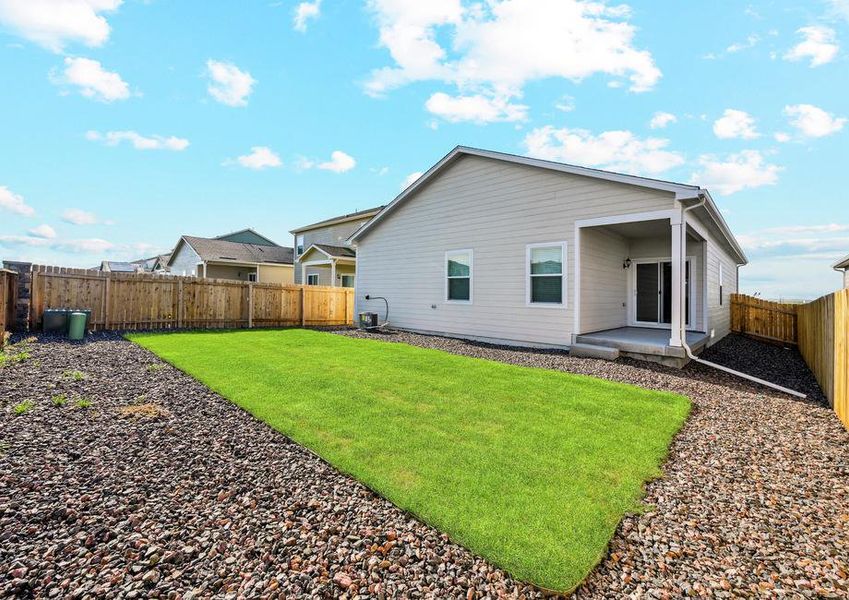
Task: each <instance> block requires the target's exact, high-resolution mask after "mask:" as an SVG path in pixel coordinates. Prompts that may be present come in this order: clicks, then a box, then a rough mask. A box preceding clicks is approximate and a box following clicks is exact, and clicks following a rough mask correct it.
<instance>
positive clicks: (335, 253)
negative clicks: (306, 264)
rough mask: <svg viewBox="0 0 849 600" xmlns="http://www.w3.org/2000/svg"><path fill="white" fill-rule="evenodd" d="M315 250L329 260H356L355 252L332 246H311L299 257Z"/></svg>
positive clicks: (350, 249)
mask: <svg viewBox="0 0 849 600" xmlns="http://www.w3.org/2000/svg"><path fill="white" fill-rule="evenodd" d="M313 248H315V249H316V250H318V251H320V252H323V253H324V254H326V255H327V256H329V257H330V258H356V257H357V251H356V250H354V249H353V248H349V247H347V246H333V245H332V244H313V245H311V246H310V247H309V248H307V249H306V251H305V252H304V253H303V254H302V255H301V256H306V254H307V252H309V251H310V250H312V249H313Z"/></svg>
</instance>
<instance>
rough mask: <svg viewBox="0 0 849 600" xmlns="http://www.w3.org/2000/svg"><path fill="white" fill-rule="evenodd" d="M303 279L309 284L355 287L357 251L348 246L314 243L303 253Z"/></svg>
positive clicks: (301, 263) (300, 260)
mask: <svg viewBox="0 0 849 600" xmlns="http://www.w3.org/2000/svg"><path fill="white" fill-rule="evenodd" d="M298 262H299V263H300V265H301V281H303V282H304V283H305V284H307V285H327V286H331V287H354V280H355V277H356V272H357V253H356V251H355V250H354V249H353V248H349V247H347V246H333V245H329V244H313V245H312V246H310V247H309V248H307V250H306V251H305V252H304V253H303V254H302V255H301V258H300V259H299V261H298Z"/></svg>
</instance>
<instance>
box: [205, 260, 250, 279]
mask: <svg viewBox="0 0 849 600" xmlns="http://www.w3.org/2000/svg"><path fill="white" fill-rule="evenodd" d="M251 273H256V267H245V266H242V265H210V264H207V265H206V277H207V278H208V279H234V280H236V281H250V274H251Z"/></svg>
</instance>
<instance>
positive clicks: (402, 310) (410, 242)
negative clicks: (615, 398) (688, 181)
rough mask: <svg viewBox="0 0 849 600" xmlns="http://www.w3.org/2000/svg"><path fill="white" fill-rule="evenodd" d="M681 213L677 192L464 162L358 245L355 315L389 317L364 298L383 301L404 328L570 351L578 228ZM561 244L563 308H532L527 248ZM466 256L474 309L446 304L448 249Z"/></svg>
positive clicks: (376, 303)
mask: <svg viewBox="0 0 849 600" xmlns="http://www.w3.org/2000/svg"><path fill="white" fill-rule="evenodd" d="M674 207H675V200H674V198H673V195H672V193H670V192H664V191H657V190H651V189H647V188H641V187H636V186H631V185H625V184H620V183H614V182H610V181H604V180H600V179H594V178H590V177H583V176H578V175H572V174H567V173H559V172H555V171H551V170H547V169H541V168H536V167H531V166H525V165H518V164H513V163H509V162H505V161H499V160H493V159H489V158H484V157H479V156H470V155H464V156H462V157H461V158H459V159H458V160H457V161H456V162H454V163H452V164H451V165H449V166H447V167H446V168H445V169H444V171H442V172H441V173H440V174H439V175H438V176H437V177H435V178H434V179H433V180H431V181H430V183H428V184H427V185H426V186H425V187H423V188H422V189H421V190H419V191H417V192H416V193H415V195H413V196H411V197H410V198H409V200H408V201H407V202H406V203H405V204H403V205H401V206H399V207H398V209H397V210H395V211H394V212H392V213H389V214H388V215H386V217H385V218H384V219H383V222H382V223H380V225H379V226H376V227H374V229H372V230H371V231H369V232H367V233H365V234H364V236H363V237H361V238H360V239H359V240H358V242H357V286H356V287H357V307H356V310H357V311H358V312H359V311H362V310H372V311H375V312H378V313H380V314H382V313H383V303H382V302H381V301H371V302H369V301H365V300H364V299H363V296H364V295H365V294H371V295H373V296H385V297H386V298H387V299H388V300H389V307H390V321H391V322H392V324H393V325H394V326H396V327H400V328H405V329H413V330H419V331H429V332H439V333H446V334H450V335H458V336H466V337H473V338H486V339H492V340H500V341H506V342H514V343H524V344H545V345H554V346H568V345H569V344H570V343H571V335H572V331H573V318H574V315H573V309H574V307H573V305H572V304H573V301H572V300H573V295H572V294H573V286H574V278H573V275H574V272H575V248H574V230H575V221H576V220H579V219H589V218H596V217H601V216H607V215H621V214H628V213H642V212H648V211H656V210H669V209H672V208H674ZM562 241H565V242H566V244H567V246H566V248H567V249H566V269H567V277H566V281H567V285H566V289H564V294H563V295H564V306H563V307H550V306H545V307H543V306H539V305H534V306H528V305H527V304H526V264H525V263H526V245H527V244H532V243H540V242H562ZM460 249H472V250H473V251H474V265H473V279H472V286H473V303H471V304H454V303H450V302H446V301H445V279H444V277H445V264H444V262H445V252H446V251H449V250H460ZM608 267H610V265H608ZM620 270H621V264H620ZM582 289H583V288H582ZM582 294H583V292H582ZM610 302H613V301H612V300H610ZM619 302H620V303H621V300H619ZM582 310H583V311H586V310H587V305H586V304H584V305H582ZM583 318H584V317H583V316H582V319H583Z"/></svg>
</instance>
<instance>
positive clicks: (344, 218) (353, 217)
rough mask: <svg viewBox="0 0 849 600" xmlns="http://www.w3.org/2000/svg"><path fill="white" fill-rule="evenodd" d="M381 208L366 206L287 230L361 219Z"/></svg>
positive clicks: (298, 229)
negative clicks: (366, 207)
mask: <svg viewBox="0 0 849 600" xmlns="http://www.w3.org/2000/svg"><path fill="white" fill-rule="evenodd" d="M382 208H384V207H383V206H375V207H374V208H368V209H366V210H360V211H357V212H352V213H348V214H347V215H340V216H338V217H331V218H330V219H325V220H324V221H319V222H318V223H312V224H310V225H304V226H302V227H298V228H297V229H292V230H291V231H289V233H301V232H302V231H309V230H310V229H318V228H319V227H327V226H328V225H336V224H337V223H345V222H347V221H356V220H357V219H362V218H364V217H372V216H374V215H376V214H377V213H378V212H380V210H381V209H382Z"/></svg>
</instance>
